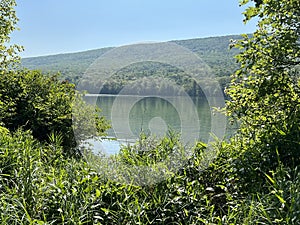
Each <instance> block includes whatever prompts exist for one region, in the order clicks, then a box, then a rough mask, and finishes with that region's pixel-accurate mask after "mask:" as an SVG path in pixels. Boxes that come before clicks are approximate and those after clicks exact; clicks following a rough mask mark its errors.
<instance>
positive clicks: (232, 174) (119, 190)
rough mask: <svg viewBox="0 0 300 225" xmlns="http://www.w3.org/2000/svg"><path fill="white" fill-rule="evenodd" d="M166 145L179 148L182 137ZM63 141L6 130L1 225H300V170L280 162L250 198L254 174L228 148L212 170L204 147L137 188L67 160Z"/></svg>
mask: <svg viewBox="0 0 300 225" xmlns="http://www.w3.org/2000/svg"><path fill="white" fill-rule="evenodd" d="M164 139H165V140H164V141H163V142H165V141H166V140H168V141H169V143H170V144H174V145H173V147H175V148H176V146H177V147H178V144H179V143H178V139H176V138H175V137H165V138H164ZM150 140H151V139H150ZM61 141H62V140H61V137H60V136H55V135H52V136H51V143H49V144H41V143H39V142H38V141H36V140H35V139H34V138H33V137H32V135H31V134H30V133H29V132H22V131H20V130H18V131H16V132H15V133H13V134H10V133H9V132H8V130H7V129H4V128H1V135H0V149H1V155H0V157H1V160H0V162H1V164H0V174H1V175H0V189H1V191H0V210H1V215H0V222H1V224H254V223H257V222H260V223H265V224H297V221H299V218H300V213H299V204H298V203H299V201H300V192H299V186H300V180H299V175H300V171H299V169H298V168H287V167H284V166H283V165H282V164H281V163H280V162H278V163H279V164H280V166H279V167H277V169H276V170H274V171H271V172H270V173H268V174H265V176H264V179H262V180H257V181H256V186H257V188H256V190H255V192H251V191H250V192H248V193H247V192H245V190H244V187H245V186H247V183H246V182H245V180H247V179H242V177H240V175H239V171H241V170H243V169H246V168H243V167H237V163H236V162H237V161H238V160H239V159H240V155H239V154H237V152H236V151H235V149H234V148H233V146H232V145H230V144H226V143H224V142H222V143H219V145H217V146H215V148H217V149H219V151H218V153H217V155H216V158H215V160H214V161H213V162H211V163H209V164H208V165H205V162H203V154H204V150H205V148H206V146H205V145H204V144H202V143H199V144H197V146H196V147H195V148H194V154H193V157H191V158H190V159H189V161H187V164H186V166H185V167H183V168H182V169H181V170H179V171H177V172H176V173H173V175H172V176H169V177H168V178H167V179H165V180H163V181H161V182H159V183H156V184H153V185H148V186H147V185H146V186H137V185H133V184H125V183H118V182H116V181H115V180H114V179H111V178H110V177H106V176H105V175H104V174H103V173H101V171H95V170H94V169H92V168H91V167H90V165H89V164H87V163H86V162H85V161H84V160H82V159H74V158H67V157H65V156H64V155H63V153H62V152H63V150H62V147H61V145H60V144H61ZM149 142H151V141H149ZM138 144H139V143H137V145H138ZM160 144H162V142H157V141H154V142H153V143H152V145H149V146H150V147H149V148H151V149H153V148H154V149H155V148H156V149H159V148H160ZM128 148H129V147H127V150H126V151H130V149H128ZM149 150H150V149H149ZM134 152H135V146H133V147H132V152H131V154H134ZM166 153H167V152H166ZM160 155H161V153H160ZM157 156H158V157H159V155H157ZM119 160H122V158H119ZM125 160H126V158H125ZM122 172H123V171H122Z"/></svg>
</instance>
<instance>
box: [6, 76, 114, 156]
mask: <svg viewBox="0 0 300 225" xmlns="http://www.w3.org/2000/svg"><path fill="white" fill-rule="evenodd" d="M0 105H1V108H0V114H1V117H0V124H1V123H2V124H3V126H5V127H6V128H8V129H9V130H10V131H16V130H17V129H19V128H21V127H22V129H24V130H31V132H32V135H33V136H34V137H35V138H36V139H38V140H39V141H46V142H47V141H48V139H49V135H51V133H56V134H63V136H62V139H63V140H62V145H63V146H64V150H65V153H68V154H71V155H72V154H74V153H75V150H76V147H77V145H78V144H79V143H80V141H81V140H84V139H87V138H89V137H90V135H91V134H92V132H91V130H92V129H93V128H94V127H95V130H97V131H98V135H100V136H103V135H105V130H107V128H109V124H108V123H107V121H106V120H105V119H104V118H103V117H101V116H99V115H98V113H97V112H96V111H95V109H94V108H93V107H92V106H89V105H87V104H86V103H85V102H84V101H83V99H82V97H81V95H80V94H79V93H77V92H76V90H75V88H74V85H73V84H70V83H68V82H61V81H60V80H59V79H58V75H56V76H51V77H50V76H45V75H44V74H42V73H41V72H39V71H29V70H17V71H9V72H3V73H1V74H0ZM94 123H95V124H96V125H94ZM74 131H75V133H74ZM76 132H77V133H78V135H77V136H75V134H76Z"/></svg>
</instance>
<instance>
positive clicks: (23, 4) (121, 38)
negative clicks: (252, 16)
mask: <svg viewBox="0 0 300 225" xmlns="http://www.w3.org/2000/svg"><path fill="white" fill-rule="evenodd" d="M16 1H17V4H18V6H17V7H16V10H17V16H18V18H19V19H20V20H19V23H18V27H19V29H20V30H19V31H15V32H14V33H13V34H12V39H11V42H12V43H16V44H20V45H23V46H24V48H25V51H24V52H23V53H21V54H20V55H21V56H22V57H33V56H42V55H51V54H60V53H69V52H78V51H85V50H90V49H98V48H102V47H112V46H114V47H116V46H122V45H128V44H134V43H141V42H148V41H170V40H180V39H191V38H201V37H211V36H222V35H228V34H241V33H251V32H253V31H254V30H255V21H254V22H252V23H247V24H246V25H245V24H244V23H243V15H242V12H243V10H244V9H245V8H244V7H239V3H238V2H239V1H238V0H85V1H84V0H16Z"/></svg>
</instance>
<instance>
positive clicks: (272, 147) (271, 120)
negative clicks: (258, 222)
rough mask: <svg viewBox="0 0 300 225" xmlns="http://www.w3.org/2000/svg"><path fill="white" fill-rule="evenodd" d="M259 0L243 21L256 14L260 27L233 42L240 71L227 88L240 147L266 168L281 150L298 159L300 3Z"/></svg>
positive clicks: (288, 160)
mask: <svg viewBox="0 0 300 225" xmlns="http://www.w3.org/2000/svg"><path fill="white" fill-rule="evenodd" d="M247 3H250V1H249V0H243V1H241V5H245V4H247ZM255 3H256V4H255V5H253V6H252V5H251V6H249V7H248V8H247V9H246V11H245V12H244V15H245V22H248V21H249V20H251V19H252V18H254V17H255V18H258V28H257V30H256V31H255V32H254V34H253V36H252V35H251V36H247V35H244V36H243V37H244V38H243V40H241V41H238V42H237V43H236V44H235V47H238V48H240V49H241V50H242V51H241V53H240V54H239V55H238V56H237V61H238V63H239V64H240V69H239V70H237V71H236V72H235V73H234V74H233V75H232V81H231V85H230V88H229V89H228V90H227V91H226V92H227V94H228V95H229V97H230V101H228V102H227V111H228V114H229V115H231V116H233V117H234V118H236V119H238V120H239V121H240V129H239V136H238V137H240V140H241V142H240V145H241V148H242V149H244V150H245V149H248V150H249V149H250V152H251V153H249V154H248V155H247V157H250V158H249V159H252V158H253V156H254V155H256V157H257V158H259V160H260V164H257V165H255V163H254V164H253V166H254V167H256V168H254V169H259V170H262V169H263V168H269V166H275V164H276V162H277V156H278V154H279V156H280V158H281V160H282V161H283V162H285V163H287V164H290V165H291V164H292V163H293V162H294V163H299V162H300V142H299V140H300V98H299V97H300V86H299V65H300V42H299V40H300V1H299V0H281V1H278V0H264V1H255ZM277 153H278V154H277ZM264 166H265V167H264Z"/></svg>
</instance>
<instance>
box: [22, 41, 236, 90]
mask: <svg viewBox="0 0 300 225" xmlns="http://www.w3.org/2000/svg"><path fill="white" fill-rule="evenodd" d="M240 38H241V36H238V35H230V36H222V37H210V38H199V39H190V40H177V41H172V43H175V44H177V45H179V46H182V47H185V48H187V49H188V50H190V51H191V52H193V53H195V54H197V55H198V56H199V57H200V59H202V60H203V62H204V63H206V64H207V65H208V66H209V68H210V73H211V74H212V75H213V76H214V77H216V79H217V80H218V81H219V83H220V85H221V86H222V87H223V88H224V87H225V85H226V84H228V82H229V75H230V74H232V73H233V71H234V70H235V69H237V67H238V65H237V64H236V62H235V59H234V56H235V55H236V54H237V53H238V50H237V49H229V44H230V41H231V40H237V39H240ZM112 49H113V48H104V49H98V50H91V51H86V52H79V53H70V54H60V55H52V56H43V57H34V58H25V59H23V60H22V65H24V66H25V67H27V68H30V69H40V70H42V71H44V72H60V73H61V79H66V80H68V81H70V82H72V83H75V84H77V83H78V82H79V81H80V83H81V86H82V85H83V84H84V86H85V90H87V91H88V92H89V93H99V87H100V86H102V85H103V88H102V90H101V93H102V94H118V93H119V91H120V90H121V89H122V88H123V87H124V86H126V85H128V84H130V83H131V82H132V80H133V79H132V77H136V78H144V80H147V82H148V83H151V82H152V83H153V82H155V83H156V84H157V85H159V83H160V82H161V81H160V80H159V79H157V78H159V77H160V78H168V79H170V80H172V81H173V82H175V83H176V84H177V85H180V86H182V87H183V88H184V90H185V92H187V93H188V94H189V95H191V96H199V95H203V91H202V90H201V88H200V87H199V85H195V83H198V82H200V81H199V80H194V79H193V78H191V77H188V75H187V74H184V73H183V71H179V70H178V68H174V67H171V66H170V65H165V66H163V65H160V66H158V63H156V64H155V63H150V62H143V63H140V64H141V65H131V66H129V67H127V68H124V69H122V70H121V71H119V72H118V73H117V74H113V75H112V76H111V77H110V78H109V79H104V78H101V77H84V73H85V72H86V71H87V69H88V68H89V66H90V65H91V64H92V63H93V62H95V61H96V60H97V59H98V58H99V57H101V56H102V55H103V54H104V53H107V52H108V51H110V50H112ZM82 77H84V78H83V79H82ZM201 86H209V85H205V84H203V85H201ZM81 88H83V87H81ZM139 89H140V88H139V87H137V90H139ZM211 92H213V91H211ZM134 94H139V93H138V91H137V93H134ZM179 94H180V93H179Z"/></svg>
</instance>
